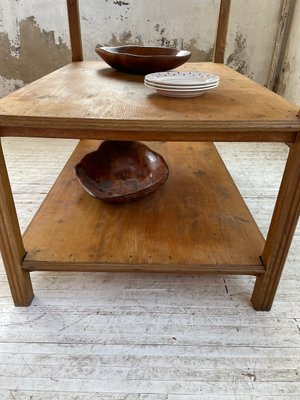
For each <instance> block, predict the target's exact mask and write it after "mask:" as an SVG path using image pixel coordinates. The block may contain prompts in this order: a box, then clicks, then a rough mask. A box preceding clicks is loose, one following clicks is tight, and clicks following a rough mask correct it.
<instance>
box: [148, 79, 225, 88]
mask: <svg viewBox="0 0 300 400" xmlns="http://www.w3.org/2000/svg"><path fill="white" fill-rule="evenodd" d="M144 83H145V85H146V86H148V87H149V86H151V87H153V88H161V89H175V90H199V89H211V88H215V87H216V86H218V85H219V82H216V83H210V84H207V85H201V86H182V85H180V86H176V85H160V84H158V83H152V82H148V81H146V80H145V81H144Z"/></svg>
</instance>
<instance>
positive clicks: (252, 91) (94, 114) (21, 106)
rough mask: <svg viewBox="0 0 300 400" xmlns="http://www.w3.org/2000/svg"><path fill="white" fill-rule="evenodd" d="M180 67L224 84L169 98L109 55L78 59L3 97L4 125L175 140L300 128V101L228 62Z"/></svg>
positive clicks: (1, 116) (0, 109) (0, 116)
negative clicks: (111, 62)
mask: <svg viewBox="0 0 300 400" xmlns="http://www.w3.org/2000/svg"><path fill="white" fill-rule="evenodd" d="M179 69H180V70H181V71H189V70H192V71H198V70H201V71H207V72H211V73H216V74H218V75H219V76H220V78H221V83H220V86H219V87H218V88H216V89H214V90H211V91H210V92H208V93H206V94H204V95H203V96H201V97H198V98H193V99H174V98H167V97H163V96H160V95H158V94H156V93H155V91H153V90H152V89H149V88H147V87H145V86H144V84H143V77H141V76H137V75H129V74H124V73H121V72H116V71H114V70H113V69H111V68H108V67H107V65H106V64H104V63H102V62H96V61H95V62H94V61H90V62H79V63H72V64H70V65H68V66H66V67H63V68H62V69H60V70H58V71H55V72H53V73H52V74H50V75H47V76H45V77H43V78H41V79H40V80H38V81H36V82H33V83H32V84H30V85H28V86H26V87H25V88H22V89H20V90H18V91H16V92H15V93H12V94H10V95H9V96H7V97H5V98H3V99H1V100H0V126H11V127H13V126H19V127H36V128H68V129H71V128H74V129H94V130H106V131H107V133H108V137H107V138H109V131H118V130H120V131H121V132H124V131H127V132H132V131H135V132H149V136H148V138H146V140H151V131H152V132H155V131H156V132H168V133H169V138H170V140H172V132H174V133H176V132H182V137H184V139H185V140H189V137H188V135H185V132H187V133H188V132H194V133H197V132H199V135H198V137H196V138H195V137H194V140H201V132H208V131H209V132H240V133H241V135H240V136H242V132H243V131H246V132H256V131H257V130H258V131H261V132H264V131H268V132H273V133H274V132H275V131H280V132H281V133H282V132H286V131H289V132H296V131H297V130H299V129H300V119H299V118H298V117H297V113H298V111H299V109H298V108H297V107H296V106H294V105H292V104H291V103H289V102H288V101H286V100H284V99H283V98H281V97H280V96H278V95H276V94H275V93H273V92H271V91H269V90H268V89H266V88H264V87H263V86H260V85H258V84H256V83H255V82H253V81H251V80H250V79H248V78H246V77H244V76H242V75H241V74H239V73H237V72H235V71H233V70H231V69H230V68H228V67H226V66H224V65H223V64H214V63H190V64H185V65H184V66H182V67H180V68H179ZM69 132H70V131H69ZM4 134H5V130H4V131H2V133H1V135H4ZM17 134H18V132H17V131H16V135H17ZM48 134H49V131H47V130H45V136H47V135H48ZM31 135H34V132H32V134H31ZM158 136H159V135H156V138H157V137H158ZM61 137H64V131H62V132H61ZM74 137H75V133H74ZM86 137H87V138H88V137H89V136H88V133H86ZM123 137H124V136H123ZM124 138H125V137H124ZM143 139H145V137H144V138H143ZM156 140H159V138H158V139H156ZM175 140H176V139H175Z"/></svg>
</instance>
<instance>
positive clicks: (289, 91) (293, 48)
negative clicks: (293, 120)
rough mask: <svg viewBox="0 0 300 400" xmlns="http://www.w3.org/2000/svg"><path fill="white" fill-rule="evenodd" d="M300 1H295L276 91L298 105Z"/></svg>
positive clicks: (299, 86)
mask: <svg viewBox="0 0 300 400" xmlns="http://www.w3.org/2000/svg"><path fill="white" fill-rule="evenodd" d="M299 38H300V1H299V0H298V1H297V2H296V6H295V9H294V16H293V21H292V25H291V29H290V33H289V38H288V43H287V46H286V51H285V55H284V60H283V65H282V69H281V74H280V76H279V85H278V93H279V94H281V95H282V96H284V97H285V98H287V99H288V100H290V101H292V102H293V103H295V104H297V105H298V106H299V107H300V45H299Z"/></svg>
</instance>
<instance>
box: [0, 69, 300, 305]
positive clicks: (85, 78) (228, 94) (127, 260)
mask: <svg viewBox="0 0 300 400" xmlns="http://www.w3.org/2000/svg"><path fill="white" fill-rule="evenodd" d="M180 70H195V71H197V70H201V71H207V72H212V73H215V74H218V75H219V76H220V78H221V83H220V86H219V87H218V88H217V89H215V90H213V91H210V92H208V93H206V94H205V95H204V96H201V97H198V98H192V99H174V98H165V97H162V96H159V95H157V94H156V93H155V92H154V91H153V92H152V91H151V90H150V89H148V88H146V87H145V86H144V85H143V77H141V76H135V75H126V74H122V73H118V72H116V71H114V70H112V69H110V68H107V66H106V64H104V63H101V62H74V63H72V64H70V65H67V66H66V67H64V68H62V69H60V70H58V71H55V72H53V73H52V74H50V75H47V76H45V77H44V78H42V79H40V80H38V81H36V82H34V83H32V84H30V85H28V86H26V87H25V88H23V89H20V90H18V91H16V92H14V93H12V94H11V95H9V96H7V97H6V98H4V99H2V100H0V136H2V137H4V136H19V137H20V136H28V137H45V138H73V139H75V138H78V139H84V140H82V141H81V142H80V144H79V145H78V147H77V148H76V150H75V151H74V153H73V154H72V156H71V158H70V160H69V161H68V163H67V164H66V166H65V167H64V169H63V171H62V172H61V174H60V176H59V177H58V179H57V181H56V182H55V184H54V185H53V187H52V189H51V191H50V192H49V193H48V195H47V197H46V199H45V201H44V202H43V204H42V206H41V208H40V209H39V211H38V212H37V214H36V215H35V217H34V218H33V220H32V222H31V223H30V225H29V226H28V228H27V230H26V231H25V233H24V235H23V238H22V236H21V234H20V229H19V224H18V219H17V216H16V212H15V206H14V202H13V197H12V193H11V188H10V184H9V180H8V176H7V172H6V166H5V161H4V157H3V153H2V150H1V148H0V150H1V151H0V179H1V181H0V223H1V224H0V233H1V242H0V244H1V250H2V256H3V260H4V264H5V268H6V272H7V276H8V280H9V284H10V288H11V292H12V296H13V298H14V302H15V304H16V305H18V306H28V305H29V304H30V303H31V300H32V297H33V291H32V287H31V281H30V272H31V271H147V272H168V273H169V272H173V273H174V272H176V273H197V274H198V273H224V274H247V275H255V276H257V279H256V284H255V288H254V292H253V296H252V302H253V305H254V308H255V309H256V310H269V309H270V308H271V305H272V302H273V299H274V295H275V292H276V289H277V286H278V283H279V279H280V276H281V272H282V270H283V267H284V263H285V259H286V256H287V253H288V250H289V246H290V243H291V240H292V237H293V233H294V230H295V227H296V224H297V220H298V217H299V210H300V134H299V132H300V118H299V117H298V116H297V114H298V111H299V110H298V108H297V107H296V106H294V105H292V104H290V103H289V102H287V101H286V100H284V99H283V98H281V97H279V96H278V95H276V94H274V93H273V92H271V91H269V90H267V89H265V88H264V87H262V86H260V85H258V84H256V83H254V82H253V81H251V80H249V79H247V78H246V77H244V76H242V75H240V74H239V73H237V72H234V71H233V70H231V69H230V68H228V67H226V66H224V65H223V64H215V63H193V64H186V65H185V66H183V67H181V68H180ZM102 139H108V140H109V139H110V140H141V141H153V143H151V144H149V146H150V147H152V148H153V149H155V150H157V151H158V152H160V153H161V154H162V155H163V156H164V158H165V159H166V161H167V163H168V164H169V167H170V177H169V179H168V181H167V183H166V184H165V185H164V187H163V188H161V189H160V190H159V191H158V192H156V193H155V194H153V195H151V196H149V197H148V198H145V199H143V200H141V201H139V202H135V203H131V204H125V205H116V204H107V203H102V202H100V201H98V200H95V199H93V198H92V197H90V196H89V195H88V194H87V193H85V192H84V191H83V190H82V189H81V187H80V186H79V184H78V182H77V180H76V178H75V176H74V174H73V171H72V167H73V166H74V165H75V164H76V162H77V161H78V160H79V159H80V158H81V157H82V156H83V155H84V154H86V153H87V152H90V151H92V150H94V149H95V148H96V147H97V146H98V145H99V142H98V141H99V140H102ZM213 141H214V142H216V141H224V142H232V141H238V142H250V141H251V142H252V141H258V142H283V143H290V144H291V147H290V154H289V158H288V161H287V166H286V169H285V172H284V177H283V181H282V185H281V189H280V193H279V195H278V200H277V204H276V207H275V211H274V215H273V219H272V222H271V226H270V230H269V233H268V236H267V239H266V241H265V240H264V238H263V236H262V234H261V233H260V231H259V229H258V227H257V225H256V223H255V221H254V219H253V217H252V216H251V214H250V212H249V210H248V208H247V206H246V205H245V203H244V201H243V199H242V197H241V195H240V194H239V192H238V190H237V188H236V186H235V184H234V182H233V180H232V178H231V177H230V175H229V173H228V171H227V169H226V167H225V165H224V164H223V162H222V159H221V158H220V156H219V154H218V152H217V150H216V148H215V147H214V145H213V144H212V143H211V142H213ZM229 145H230V144H229ZM37 174H38V171H37Z"/></svg>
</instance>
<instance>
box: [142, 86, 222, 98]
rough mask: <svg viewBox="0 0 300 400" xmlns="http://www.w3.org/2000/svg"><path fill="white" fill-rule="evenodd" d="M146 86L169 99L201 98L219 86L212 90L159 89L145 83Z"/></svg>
mask: <svg viewBox="0 0 300 400" xmlns="http://www.w3.org/2000/svg"><path fill="white" fill-rule="evenodd" d="M145 86H147V87H149V88H151V89H154V90H156V92H157V93H158V94H160V95H162V96H167V97H198V96H201V95H202V94H204V93H206V92H207V91H208V90H211V89H214V88H216V87H217V86H218V84H216V85H215V86H213V87H211V88H205V89H188V90H184V89H167V88H158V87H154V86H150V85H148V84H147V83H145Z"/></svg>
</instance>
